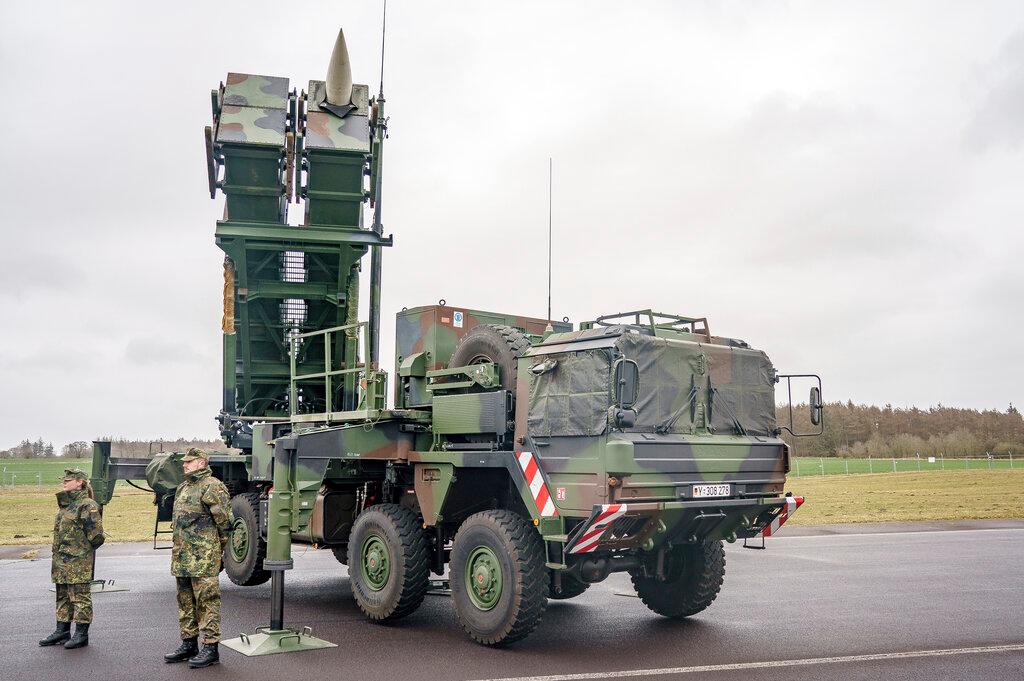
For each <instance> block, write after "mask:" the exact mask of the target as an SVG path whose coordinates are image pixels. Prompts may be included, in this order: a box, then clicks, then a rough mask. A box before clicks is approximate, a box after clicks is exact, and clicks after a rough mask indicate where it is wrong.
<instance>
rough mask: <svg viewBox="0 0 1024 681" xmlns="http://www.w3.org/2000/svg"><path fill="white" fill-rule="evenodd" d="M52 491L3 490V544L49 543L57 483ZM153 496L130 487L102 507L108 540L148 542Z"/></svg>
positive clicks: (0, 506) (0, 494)
mask: <svg viewBox="0 0 1024 681" xmlns="http://www.w3.org/2000/svg"><path fill="white" fill-rule="evenodd" d="M51 487H52V488H53V489H52V490H50V491H43V492H40V491H37V490H35V489H13V490H4V491H2V492H0V545H11V544H49V543H50V542H51V541H53V516H54V514H55V513H56V511H57V499H56V497H55V496H54V495H55V494H56V493H57V486H56V484H51ZM155 518H156V507H155V506H154V505H153V495H152V494H149V493H146V492H142V491H139V490H135V489H132V488H130V487H128V488H125V489H121V488H118V490H117V491H116V492H115V493H114V498H113V499H112V500H111V502H110V504H109V505H108V506H107V507H106V508H105V509H104V510H103V529H104V531H105V532H106V534H107V541H111V542H122V541H146V540H149V539H152V537H153V521H154V519H155Z"/></svg>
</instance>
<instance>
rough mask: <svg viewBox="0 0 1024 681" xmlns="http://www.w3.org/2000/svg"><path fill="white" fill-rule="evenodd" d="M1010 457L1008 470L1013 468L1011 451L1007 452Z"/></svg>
mask: <svg viewBox="0 0 1024 681" xmlns="http://www.w3.org/2000/svg"><path fill="white" fill-rule="evenodd" d="M1007 453H1008V454H1009V455H1010V468H1013V450H1012V449H1011V450H1009V451H1008V452H1007Z"/></svg>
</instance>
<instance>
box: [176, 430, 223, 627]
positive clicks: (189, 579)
mask: <svg viewBox="0 0 1024 681" xmlns="http://www.w3.org/2000/svg"><path fill="white" fill-rule="evenodd" d="M197 458H202V459H206V458H207V455H206V453H205V452H201V451H199V450H196V449H190V450H189V451H188V453H187V454H186V455H185V457H184V461H192V460H194V459H197ZM231 521H232V517H231V499H230V497H229V496H228V490H227V488H226V487H225V486H224V483H222V482H221V481H220V480H218V479H217V478H215V477H213V475H212V473H211V471H210V469H209V467H205V468H201V469H199V470H198V471H194V472H192V473H188V474H186V475H185V480H184V481H183V482H182V483H181V485H179V486H178V491H177V492H176V493H175V495H174V516H173V520H172V523H173V533H174V534H173V540H174V548H173V550H172V552H171V574H172V575H174V576H175V577H176V578H177V581H178V623H179V625H180V627H181V638H182V639H183V640H185V639H189V638H194V637H196V636H198V635H199V633H200V632H202V634H203V641H204V642H205V643H217V642H218V641H220V582H219V580H218V575H219V574H220V569H221V553H222V552H223V550H224V546H225V545H226V544H227V540H228V532H229V530H230V528H231Z"/></svg>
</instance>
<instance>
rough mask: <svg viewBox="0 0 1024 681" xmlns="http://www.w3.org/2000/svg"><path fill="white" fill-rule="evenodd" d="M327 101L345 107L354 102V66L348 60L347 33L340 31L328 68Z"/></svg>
mask: <svg viewBox="0 0 1024 681" xmlns="http://www.w3.org/2000/svg"><path fill="white" fill-rule="evenodd" d="M325 86H326V90H327V92H326V95H327V97H326V99H327V102H328V103H329V104H334V105H335V106H344V105H346V104H348V103H349V102H350V101H351V100H352V64H351V63H350V62H349V59H348V46H347V45H346V44H345V31H344V30H342V29H338V39H337V40H336V41H334V52H332V53H331V63H330V65H329V66H328V67H327V81H326V85H325Z"/></svg>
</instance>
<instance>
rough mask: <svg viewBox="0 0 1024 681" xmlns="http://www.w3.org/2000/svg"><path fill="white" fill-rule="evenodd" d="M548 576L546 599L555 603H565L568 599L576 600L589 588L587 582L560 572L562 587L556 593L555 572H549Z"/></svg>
mask: <svg viewBox="0 0 1024 681" xmlns="http://www.w3.org/2000/svg"><path fill="white" fill-rule="evenodd" d="M548 575H549V577H548V598H552V599H554V600H556V601H567V600H569V599H570V598H576V597H577V596H579V595H580V594H582V593H583V592H584V591H586V590H587V589H589V588H590V583H589V582H584V581H581V580H579V579H576V578H575V577H573V576H572V575H570V574H568V573H566V572H562V585H561V588H559V589H558V590H557V591H556V590H555V571H554V570H551V571H550V572H549V573H548Z"/></svg>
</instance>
